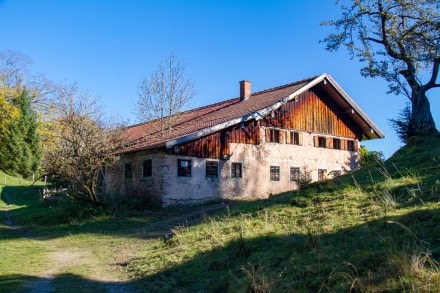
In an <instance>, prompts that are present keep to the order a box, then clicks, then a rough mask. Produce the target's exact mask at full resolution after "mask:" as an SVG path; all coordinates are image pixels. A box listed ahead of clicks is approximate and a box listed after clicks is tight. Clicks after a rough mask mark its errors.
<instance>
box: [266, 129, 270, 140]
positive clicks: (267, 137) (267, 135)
mask: <svg viewBox="0 0 440 293" xmlns="http://www.w3.org/2000/svg"><path fill="white" fill-rule="evenodd" d="M266 142H270V129H269V128H266Z"/></svg>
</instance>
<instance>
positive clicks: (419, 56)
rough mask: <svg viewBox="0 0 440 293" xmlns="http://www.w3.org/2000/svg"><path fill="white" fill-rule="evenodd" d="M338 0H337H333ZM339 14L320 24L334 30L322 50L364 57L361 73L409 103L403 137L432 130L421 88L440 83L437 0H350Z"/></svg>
mask: <svg viewBox="0 0 440 293" xmlns="http://www.w3.org/2000/svg"><path fill="white" fill-rule="evenodd" d="M337 2H338V3H339V2H342V1H337ZM349 3H350V4H348V5H347V6H344V5H341V8H342V10H343V13H342V17H341V18H340V19H339V20H336V21H330V22H326V23H324V24H326V25H331V26H333V27H334V28H335V29H336V30H337V33H333V34H330V35H329V36H327V38H326V39H324V42H326V43H327V49H328V50H330V51H334V50H337V49H338V48H339V47H341V46H344V47H346V48H347V49H348V51H349V52H350V55H351V57H356V58H358V59H359V60H360V61H362V62H365V63H366V66H365V67H364V68H363V69H362V70H361V73H362V75H364V76H369V77H376V76H380V77H382V78H384V79H385V80H386V81H387V82H388V84H389V92H390V93H395V94H402V93H403V94H404V95H406V96H407V97H408V98H409V100H410V103H411V115H410V119H409V123H408V131H407V134H406V137H407V139H408V138H409V137H411V136H430V135H432V134H433V133H437V130H436V127H435V123H434V119H433V118H432V114H431V109H430V104H429V100H428V98H427V96H426V93H427V92H428V91H429V90H431V89H433V88H438V87H440V82H439V81H438V80H437V79H438V73H439V66H440V4H439V2H438V0H351V1H349Z"/></svg>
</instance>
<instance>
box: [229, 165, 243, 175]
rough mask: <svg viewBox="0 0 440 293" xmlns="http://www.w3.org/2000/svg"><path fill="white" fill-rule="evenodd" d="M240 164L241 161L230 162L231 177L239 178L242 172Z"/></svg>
mask: <svg viewBox="0 0 440 293" xmlns="http://www.w3.org/2000/svg"><path fill="white" fill-rule="evenodd" d="M241 168H242V164H241V163H231V177H232V178H241V177H242V176H243V174H242V172H241V171H242V170H241Z"/></svg>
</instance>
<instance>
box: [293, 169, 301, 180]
mask: <svg viewBox="0 0 440 293" xmlns="http://www.w3.org/2000/svg"><path fill="white" fill-rule="evenodd" d="M300 179H301V168H300V167H290V181H299V180H300Z"/></svg>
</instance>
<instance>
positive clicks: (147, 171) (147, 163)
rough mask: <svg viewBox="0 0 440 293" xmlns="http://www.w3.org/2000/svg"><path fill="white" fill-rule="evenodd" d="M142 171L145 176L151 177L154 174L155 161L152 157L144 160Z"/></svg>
mask: <svg viewBox="0 0 440 293" xmlns="http://www.w3.org/2000/svg"><path fill="white" fill-rule="evenodd" d="M142 173H143V175H144V177H151V176H152V175H153V162H152V160H151V159H147V160H144V164H143V172H142Z"/></svg>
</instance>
